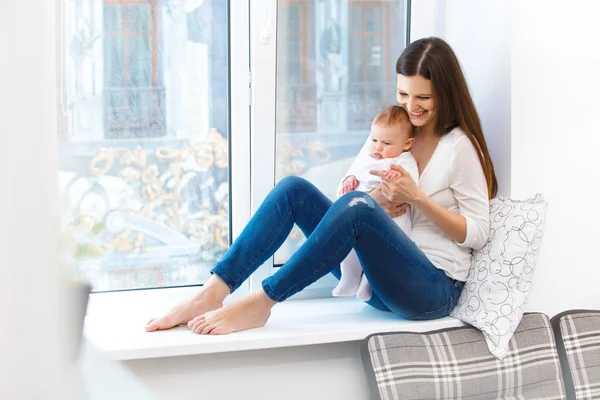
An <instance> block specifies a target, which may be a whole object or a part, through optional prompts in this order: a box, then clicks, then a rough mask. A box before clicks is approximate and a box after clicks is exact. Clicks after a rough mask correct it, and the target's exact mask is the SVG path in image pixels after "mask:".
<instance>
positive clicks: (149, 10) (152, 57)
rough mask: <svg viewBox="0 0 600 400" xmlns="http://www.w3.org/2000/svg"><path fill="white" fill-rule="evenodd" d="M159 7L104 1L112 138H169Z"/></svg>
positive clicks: (107, 116) (107, 118) (144, 1)
mask: <svg viewBox="0 0 600 400" xmlns="http://www.w3.org/2000/svg"><path fill="white" fill-rule="evenodd" d="M157 11H158V7H157V3H156V2H153V1H150V0H123V1H121V0H104V9H103V18H102V20H103V21H102V22H103V33H104V34H103V39H104V43H103V47H104V57H103V68H104V77H103V80H104V104H103V109H104V123H105V132H106V133H105V137H106V138H108V139H116V138H127V137H133V138H135V137H157V136H165V134H166V129H165V128H166V127H165V112H164V104H165V89H164V87H163V86H162V84H161V81H160V78H161V76H160V71H159V62H158V61H159V57H158V56H159V49H158V43H159V28H158V27H159V25H158V13H157Z"/></svg>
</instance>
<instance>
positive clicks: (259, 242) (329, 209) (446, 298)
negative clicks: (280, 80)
mask: <svg viewBox="0 0 600 400" xmlns="http://www.w3.org/2000/svg"><path fill="white" fill-rule="evenodd" d="M294 223H295V224H296V225H298V227H299V228H300V229H301V230H302V232H303V233H304V235H305V236H306V238H307V239H306V242H304V244H303V245H302V246H301V247H300V248H299V249H298V250H297V251H296V252H295V253H294V255H293V256H292V257H291V258H290V259H289V261H288V262H286V263H285V264H284V265H283V266H282V267H281V268H279V270H278V271H277V272H276V273H275V274H273V275H272V276H270V277H268V278H266V279H265V280H264V281H263V282H262V287H263V290H264V291H265V293H266V294H267V296H269V297H270V298H271V299H272V300H274V301H277V302H280V301H283V300H285V299H287V298H288V297H290V296H292V295H293V294H295V293H297V292H299V291H300V290H302V289H304V288H305V287H306V286H308V285H310V284H311V283H313V282H315V281H316V280H318V279H319V278H321V277H322V276H324V275H326V274H328V273H332V274H333V275H335V276H336V277H337V278H338V279H339V277H340V266H339V265H340V262H342V261H343V260H344V258H346V255H348V253H349V252H350V250H351V249H352V248H354V249H355V251H356V253H357V255H358V258H359V260H360V263H361V265H362V267H363V271H364V273H365V274H366V276H367V279H368V280H369V283H370V284H371V287H372V289H373V297H372V298H371V299H370V300H369V301H368V302H367V303H368V304H369V305H371V306H373V307H375V308H377V309H379V310H384V311H392V312H394V313H396V314H398V315H400V316H402V317H404V318H408V319H434V318H441V317H444V316H446V315H448V313H449V312H450V311H451V310H452V308H453V307H454V306H455V305H456V301H457V300H458V296H459V294H460V291H461V290H462V287H463V284H464V283H463V282H460V281H455V280H453V279H451V278H449V277H448V276H446V274H445V273H444V272H443V271H442V270H439V269H437V268H436V267H435V266H434V265H433V264H432V263H431V262H430V261H429V259H428V258H427V257H426V256H425V255H424V254H423V252H421V250H419V248H418V247H417V246H416V245H415V244H414V242H413V241H412V240H410V239H409V238H408V237H407V236H406V235H405V234H404V232H403V231H402V230H401V229H400V228H399V227H398V226H397V225H396V223H395V222H394V221H393V220H392V218H390V217H389V216H388V215H387V214H386V212H385V211H384V210H383V209H382V208H381V207H380V206H379V205H378V204H377V203H376V202H375V201H374V200H373V199H372V198H371V197H370V196H369V195H368V194H366V193H363V192H351V193H348V194H346V195H344V196H342V197H341V198H339V199H338V200H337V201H336V202H335V203H332V202H331V200H329V199H328V198H327V197H326V196H325V195H324V194H323V193H321V192H320V191H319V190H318V189H317V188H316V187H315V186H314V185H312V184H311V183H310V182H308V181H306V180H304V179H302V178H299V177H294V176H290V177H286V178H284V179H282V180H281V181H280V182H279V183H278V184H277V185H276V186H275V188H273V190H272V191H271V192H270V193H269V195H268V196H267V197H266V199H265V200H264V202H263V203H262V204H261V206H260V207H259V209H258V211H257V212H256V214H255V215H254V216H253V217H252V219H250V222H249V223H248V224H247V225H246V227H245V228H244V230H243V231H242V233H241V234H240V236H239V237H238V238H237V240H236V241H235V242H234V243H233V244H232V246H231V247H230V249H229V251H228V252H227V253H226V254H225V256H224V257H223V259H222V260H221V261H219V262H218V263H217V264H216V265H215V266H214V268H213V269H212V271H211V272H212V273H213V274H215V275H217V276H218V277H219V278H220V279H221V280H223V281H224V282H225V283H226V284H227V285H228V286H229V288H230V289H231V291H232V292H233V291H234V290H236V289H237V288H238V287H239V286H240V285H241V284H242V283H243V282H244V281H245V280H246V279H247V278H248V277H249V276H250V274H252V272H254V271H255V270H256V269H257V268H258V267H259V266H260V265H261V264H263V263H264V262H265V261H266V260H267V259H268V258H269V257H271V256H272V255H273V254H274V253H275V251H277V249H278V248H279V247H280V246H281V245H282V244H283V242H284V241H285V240H286V238H287V236H288V234H289V233H290V231H291V230H292V227H293V226H294Z"/></svg>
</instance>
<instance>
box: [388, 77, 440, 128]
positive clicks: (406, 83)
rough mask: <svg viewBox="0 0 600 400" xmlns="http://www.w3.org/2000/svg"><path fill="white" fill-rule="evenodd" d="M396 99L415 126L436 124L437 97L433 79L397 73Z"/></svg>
mask: <svg viewBox="0 0 600 400" xmlns="http://www.w3.org/2000/svg"><path fill="white" fill-rule="evenodd" d="M397 77H398V82H397V85H396V86H397V90H398V91H397V92H396V100H398V104H400V105H401V106H402V107H404V109H405V110H406V111H408V116H409V117H410V122H411V123H412V124H413V125H414V126H418V127H423V126H426V125H432V126H433V125H434V124H435V99H434V98H433V89H432V87H431V80H429V79H425V78H423V77H422V76H420V75H414V76H404V75H400V74H398V75H397Z"/></svg>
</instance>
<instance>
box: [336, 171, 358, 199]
mask: <svg viewBox="0 0 600 400" xmlns="http://www.w3.org/2000/svg"><path fill="white" fill-rule="evenodd" d="M357 186H358V179H356V177H355V176H354V175H350V176H348V177H346V178H345V179H344V181H343V182H342V188H341V189H340V195H343V194H346V193H350V192H352V191H354V189H356V188H357Z"/></svg>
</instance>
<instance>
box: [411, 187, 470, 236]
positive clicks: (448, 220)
mask: <svg viewBox="0 0 600 400" xmlns="http://www.w3.org/2000/svg"><path fill="white" fill-rule="evenodd" d="M419 192H420V193H419V195H418V197H417V198H415V199H414V200H412V201H411V202H410V205H412V206H413V207H415V208H416V209H417V210H419V211H421V213H423V215H425V217H427V219H429V220H430V221H431V222H433V223H434V224H436V225H437V226H438V228H440V230H441V231H442V232H444V234H445V235H446V236H448V237H449V238H450V239H452V240H454V241H455V242H457V243H463V242H464V241H465V239H466V237H467V220H466V218H465V217H464V216H462V215H459V214H455V213H453V212H452V211H450V210H448V209H447V208H444V207H442V206H440V205H438V204H437V203H436V202H435V201H433V200H431V197H429V196H427V195H425V194H424V193H423V192H421V191H419Z"/></svg>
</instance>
